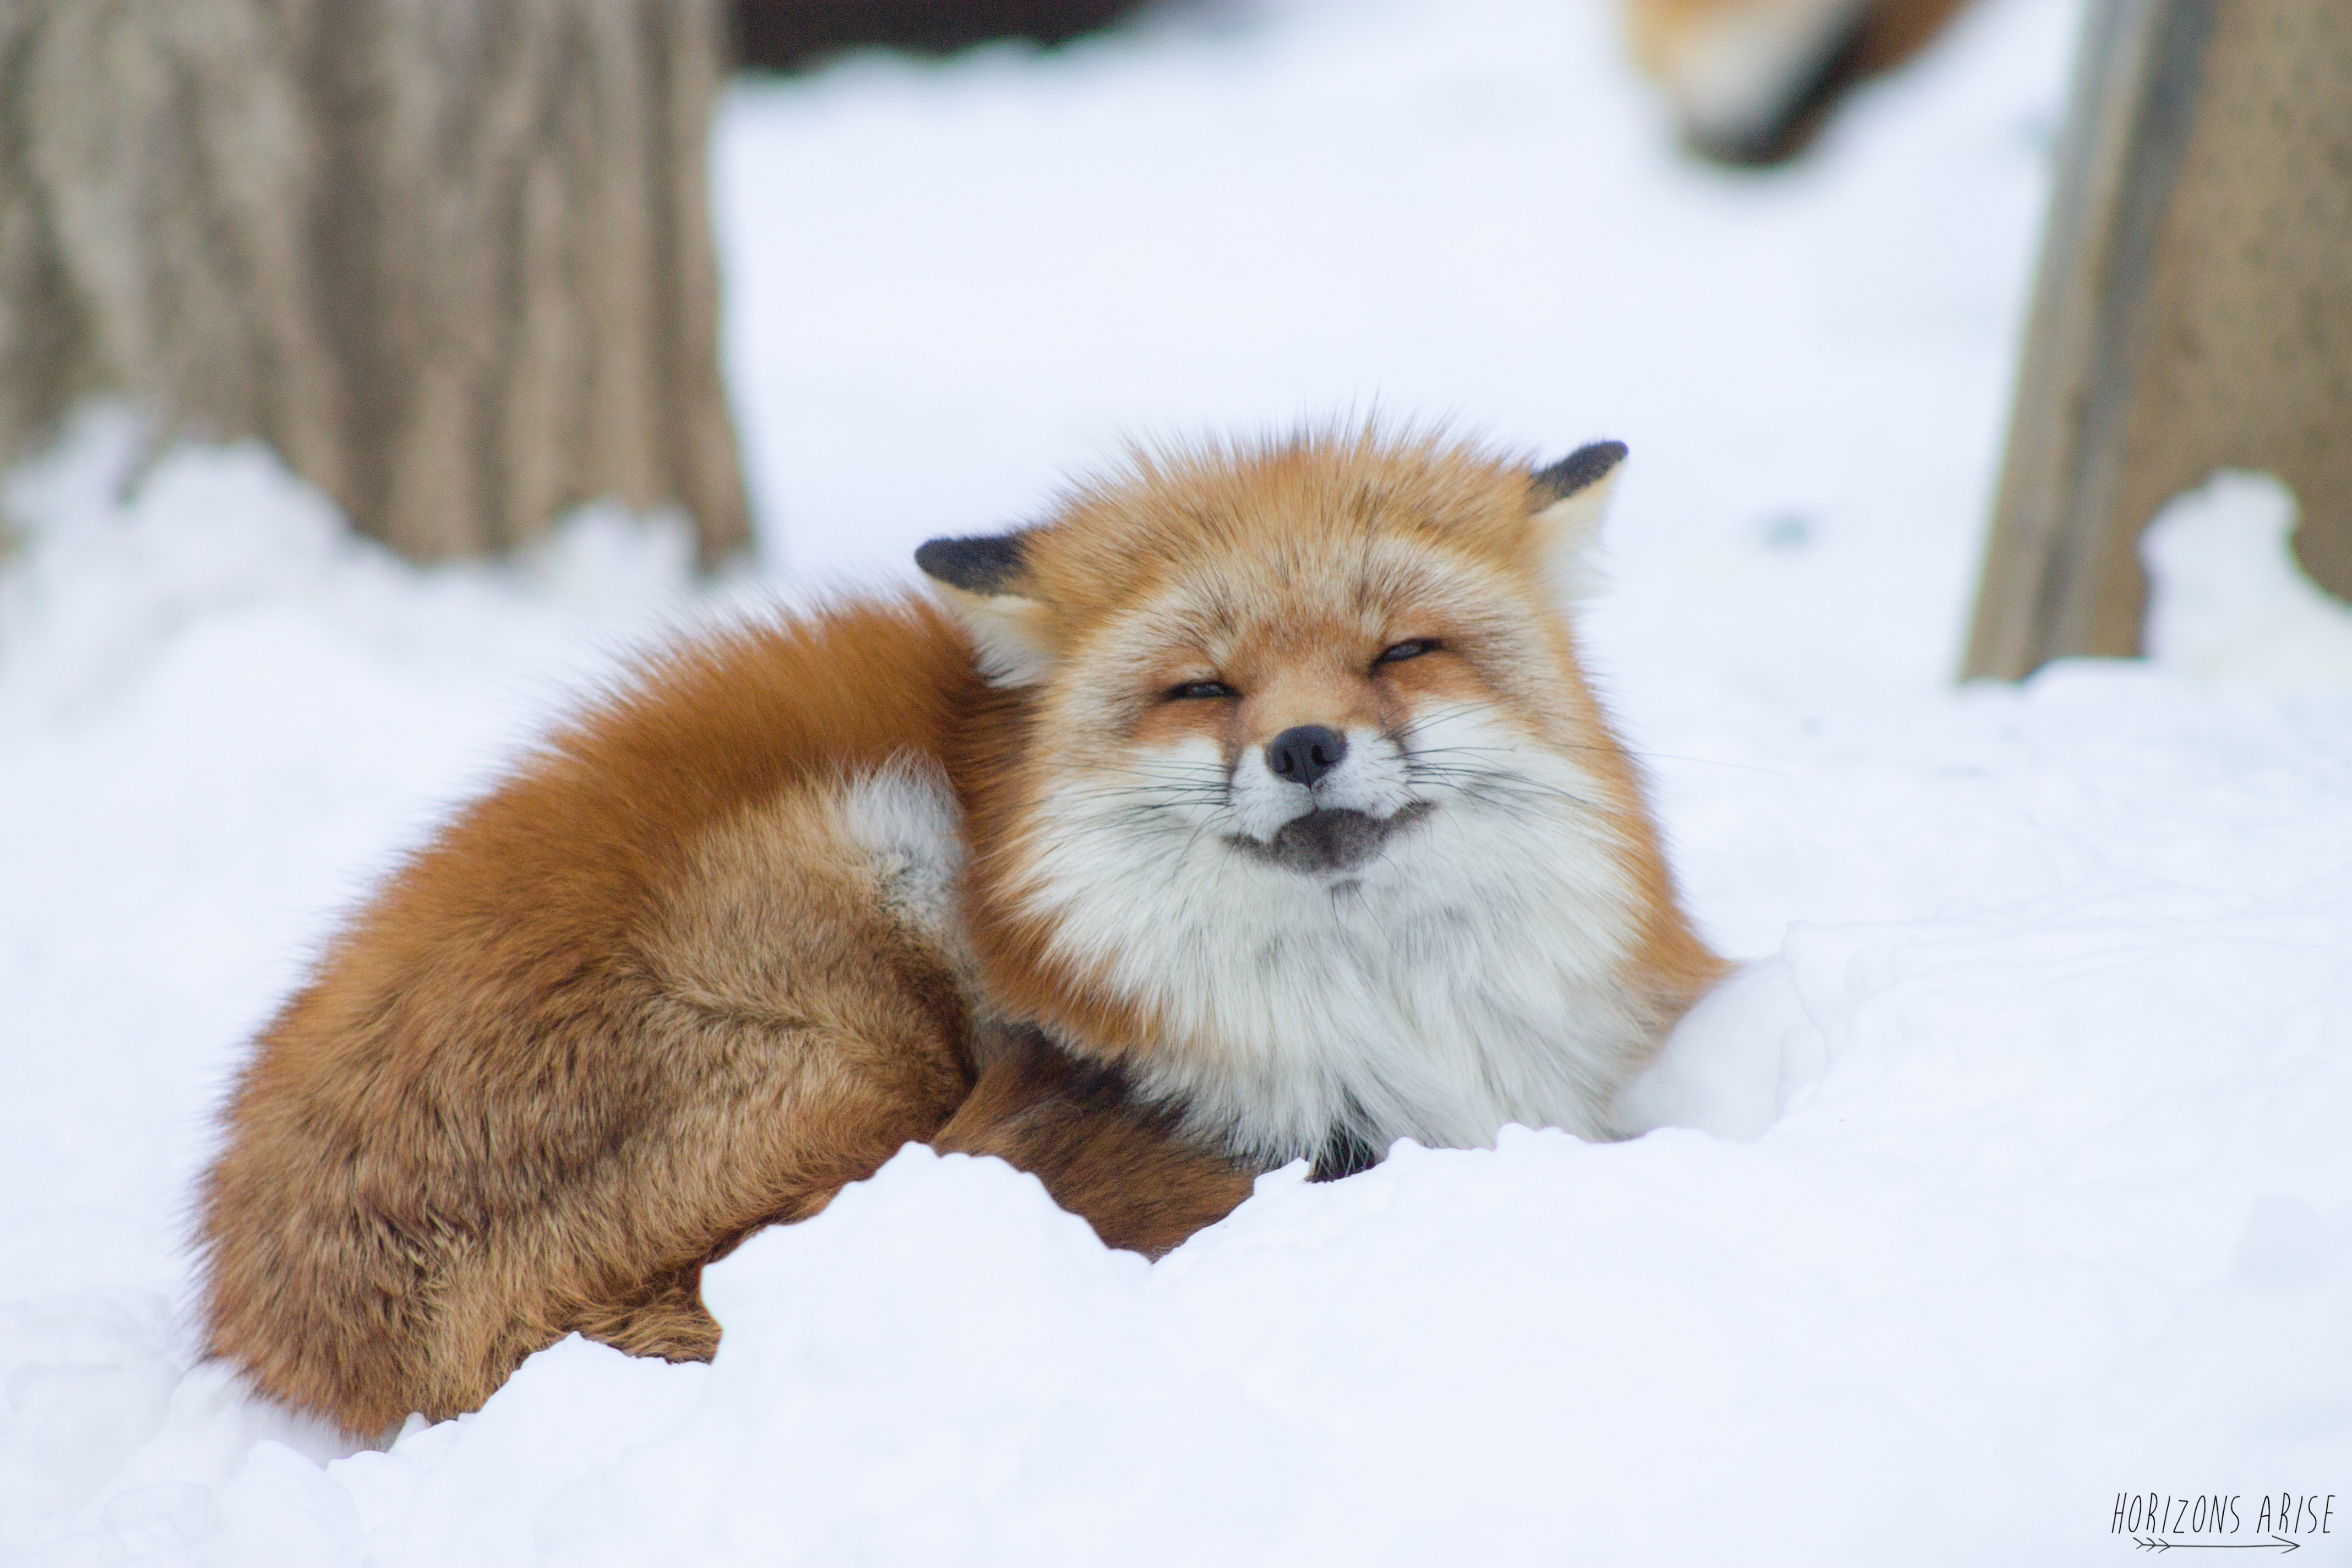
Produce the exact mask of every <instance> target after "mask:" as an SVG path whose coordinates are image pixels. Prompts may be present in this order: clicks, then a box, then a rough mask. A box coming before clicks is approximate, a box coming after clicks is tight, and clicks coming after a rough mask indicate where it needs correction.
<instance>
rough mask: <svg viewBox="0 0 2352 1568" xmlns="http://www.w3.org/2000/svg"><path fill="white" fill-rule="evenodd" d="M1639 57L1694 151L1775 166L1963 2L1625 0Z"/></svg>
mask: <svg viewBox="0 0 2352 1568" xmlns="http://www.w3.org/2000/svg"><path fill="white" fill-rule="evenodd" d="M1624 4H1625V11H1624V21H1625V33H1626V40H1627V42H1628V44H1629V45H1630V46H1631V47H1632V49H1633V59H1634V62H1635V63H1636V64H1637V65H1639V66H1640V67H1641V68H1642V69H1643V71H1644V72H1645V73H1647V74H1648V76H1649V77H1650V79H1652V80H1653V81H1654V82H1656V83H1657V84H1658V85H1659V86H1660V87H1661V88H1663V89H1664V90H1665V94H1666V97H1667V99H1668V100H1670V101H1671V102H1672V104H1673V105H1674V110H1675V119H1676V121H1679V123H1680V124H1681V127H1682V132H1683V138H1684V140H1685V142H1687V143H1688V145H1689V146H1690V147H1691V149H1692V150H1693V151H1694V152H1696V153H1701V154H1703V155H1705V156H1706V157H1709V158H1714V159H1717V160H1718V161H1719V162H1723V163H1779V162H1780V161H1781V160H1783V159H1786V158H1789V157H1790V156H1792V155H1794V154H1795V153H1799V152H1801V151H1802V150H1803V149H1804V147H1805V145H1806V144H1807V143H1808V142H1810V141H1811V139H1812V137H1813V135H1814V133H1815V132H1817V131H1819V130H1820V128H1821V125H1822V121H1823V120H1824V119H1825V118H1826V116H1827V114H1828V112H1829V110H1831V108H1832V106H1834V104H1835V103H1836V101H1837V100H1838V99H1839V98H1840V97H1841V96H1842V95H1843V94H1844V93H1845V92H1846V91H1847V89H1850V88H1852V87H1853V86H1855V85H1856V84H1858V83H1860V82H1862V81H1864V80H1866V79H1869V78H1871V77H1873V76H1876V75H1878V74H1880V73H1882V72H1884V71H1887V70H1891V69H1893V68H1895V67H1896V66H1898V65H1900V64H1902V63H1903V62H1904V61H1905V60H1907V59H1909V58H1911V57H1912V56H1913V55H1915V54H1916V53H1917V52H1918V51H1919V50H1920V49H1921V48H1922V47H1925V46H1926V45H1927V42H1928V40H1930V39H1931V38H1933V37H1935V36H1936V34H1937V31H1939V30H1940V29H1941V28H1942V27H1943V26H1944V24H1945V23H1946V22H1947V21H1948V20H1949V19H1950V17H1951V16H1952V14H1953V13H1954V12H1955V11H1957V10H1958V9H1959V7H1960V6H1961V5H1962V4H1964V0H1624Z"/></svg>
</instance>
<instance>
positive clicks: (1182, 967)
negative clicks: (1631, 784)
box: [1024, 735, 1655, 1163]
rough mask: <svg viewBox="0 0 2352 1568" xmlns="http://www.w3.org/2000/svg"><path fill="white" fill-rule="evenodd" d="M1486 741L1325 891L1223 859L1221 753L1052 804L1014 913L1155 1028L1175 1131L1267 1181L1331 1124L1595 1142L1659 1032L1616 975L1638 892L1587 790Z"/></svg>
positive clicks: (1477, 1141) (1563, 763)
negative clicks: (1209, 777)
mask: <svg viewBox="0 0 2352 1568" xmlns="http://www.w3.org/2000/svg"><path fill="white" fill-rule="evenodd" d="M1482 739H1484V740H1486V742H1490V743H1487V744H1484V745H1482V746H1480V747H1479V748H1478V752H1479V755H1480V756H1481V758H1482V760H1483V761H1482V766H1481V769H1480V771H1479V772H1478V773H1476V774H1475V776H1473V775H1470V774H1467V773H1465V772H1464V771H1463V770H1461V769H1458V768H1454V769H1449V770H1448V771H1447V773H1445V775H1444V777H1443V778H1436V777H1423V778H1420V779H1418V780H1417V781H1416V782H1415V783H1414V785H1413V788H1412V792H1411V793H1412V797H1413V799H1414V800H1415V801H1416V802H1419V803H1423V804H1421V805H1417V806H1416V807H1415V810H1416V811H1417V812H1418V813H1419V816H1418V819H1417V820H1414V821H1412V823H1411V826H1406V827H1402V828H1401V829H1400V830H1398V831H1397V832H1396V833H1395V834H1394V835H1393V837H1391V839H1390V840H1389V841H1388V842H1387V844H1386V845H1385V847H1383V848H1382V849H1381V852H1380V853H1379V854H1378V855H1376V856H1375V857H1374V858H1371V859H1370V860H1369V861H1366V862H1365V863H1363V864H1361V865H1360V866H1357V867H1353V868H1350V869H1349V870H1347V871H1346V872H1342V873H1332V874H1327V875H1321V876H1314V875H1306V874H1302V873H1300V872H1298V871H1297V870H1295V869H1290V868H1285V867H1283V866H1280V865H1276V864H1270V863H1267V862H1266V861H1265V860H1263V859H1260V858H1254V857H1252V856H1251V855H1248V854H1246V853H1242V852H1239V851H1237V850H1236V848H1235V847H1234V844H1233V843H1232V842H1230V841H1229V840H1228V838H1227V837H1226V836H1225V834H1226V831H1227V830H1228V829H1229V828H1230V826H1232V824H1233V823H1234V820H1235V813H1236V810H1237V809H1240V808H1246V807H1247V805H1248V804H1249V802H1248V800H1247V792H1246V791H1235V790H1233V789H1231V788H1226V789H1223V791H1221V792H1213V791H1210V790H1207V789H1205V788H1203V787H1202V785H1201V784H1200V783H1199V782H1198V779H1199V776H1200V770H1201V769H1202V768H1203V767H1206V766H1210V765H1213V766H1214V768H1215V771H1216V773H1218V774H1219V775H1220V776H1222V773H1223V765H1222V763H1215V762H1213V759H1209V758H1203V757H1192V758H1161V759H1156V760H1155V761H1154V762H1153V763H1151V764H1150V765H1149V766H1148V767H1145V768H1142V769H1139V775H1138V780H1137V781H1129V782H1127V783H1125V784H1122V785H1120V786H1119V787H1101V786H1096V785H1073V786H1071V787H1069V788H1068V789H1066V790H1064V791H1061V792H1058V793H1057V795H1056V797H1055V800H1054V802H1053V806H1052V811H1051V813H1050V814H1049V815H1050V816H1051V817H1052V819H1053V820H1054V821H1055V824H1056V825H1057V826H1056V828H1055V831H1054V832H1053V833H1052V835H1051V840H1052V847H1051V851H1050V853H1044V854H1041V855H1039V856H1038V857H1037V858H1035V859H1034V861H1033V866H1034V868H1035V869H1034V872H1033V875H1032V877H1031V878H1030V879H1029V880H1028V883H1027V885H1026V887H1025V889H1024V901H1026V902H1027V903H1028V904H1029V906H1030V907H1031V908H1032V909H1034V910H1037V911H1038V912H1041V913H1047V914H1050V915H1051V917H1052V918H1053V921H1054V929H1055V945H1056V947H1057V949H1058V950H1059V951H1060V952H1061V953H1062V954H1063V956H1065V957H1066V958H1069V959H1071V960H1074V961H1076V962H1077V963H1082V964H1085V965H1087V966H1088V967H1090V968H1094V969H1095V972H1096V973H1106V974H1107V975H1108V977H1109V979H1110V981H1111V983H1112V984H1114V985H1116V986H1118V988H1119V989H1120V990H1121V991H1123V992H1124V993H1125V994H1128V995H1129V996H1131V997H1133V998H1135V999H1137V1000H1139V1001H1141V1002H1143V1003H1145V1004H1147V1005H1149V1006H1150V1008H1151V1009H1152V1010H1153V1011H1154V1012H1155V1013H1156V1014H1157V1016H1160V1018H1162V1019H1164V1020H1167V1021H1168V1022H1169V1024H1170V1026H1171V1034H1172V1036H1173V1037H1171V1038H1170V1039H1168V1040H1165V1041H1163V1042H1159V1043H1157V1044H1156V1045H1155V1047H1154V1048H1153V1050H1152V1051H1151V1053H1150V1056H1149V1058H1148V1059H1147V1060H1143V1061H1139V1062H1135V1063H1131V1064H1130V1066H1131V1068H1132V1070H1133V1072H1134V1076H1135V1079H1136V1081H1137V1084H1138V1087H1139V1089H1142V1090H1143V1091H1144V1092H1145V1093H1147V1094H1150V1095H1153V1096H1155V1097H1160V1098H1164V1099H1166V1100H1170V1101H1171V1102H1175V1103H1178V1104H1181V1106H1182V1107H1183V1108H1184V1117H1185V1121H1186V1126H1187V1131H1190V1132H1192V1134H1194V1135H1195V1136H1199V1137H1202V1138H1204V1139H1207V1140H1211V1141H1213V1142H1218V1143H1220V1144H1223V1146H1225V1147H1227V1148H1230V1149H1231V1150H1233V1151H1234V1152H1235V1153H1237V1154H1240V1155H1243V1156H1244V1157H1246V1158H1249V1159H1251V1160H1253V1161H1257V1162H1266V1163H1279V1162H1283V1161H1287V1160H1289V1159H1292V1158H1296V1157H1298V1156H1301V1155H1311V1154H1313V1153H1314V1152H1316V1151H1317V1150H1318V1149H1319V1148H1320V1147H1322V1146H1323V1145H1324V1144H1325V1142H1327V1141H1328V1139H1329V1138H1330V1137H1331V1135H1332V1134H1333V1133H1334V1131H1339V1130H1342V1129H1344V1130H1346V1131H1349V1132H1352V1133H1354V1134H1355V1135H1356V1136H1358V1137H1360V1138H1361V1139H1362V1140H1363V1141H1364V1142H1366V1143H1368V1144H1369V1145H1370V1147H1371V1149H1372V1150H1373V1151H1374V1152H1376V1153H1384V1152H1386V1151H1387V1149H1388V1147H1389V1145H1390V1144H1391V1142H1394V1141H1395V1140H1397V1139H1399V1138H1403V1137H1410V1138H1413V1139H1415V1140H1417V1141H1420V1142H1424V1143H1430V1144H1435V1145H1444V1146H1453V1147H1469V1146H1478V1145H1483V1144H1486V1143H1490V1142H1492V1141H1493V1139H1494V1136H1495V1133H1496V1130H1497V1129H1498V1128H1500V1127H1501V1126H1503V1125H1504V1124H1505V1123H1507V1122H1512V1121H1517V1122H1522V1123H1526V1124H1528V1125H1535V1126H1554V1127H1562V1128H1566V1129H1568V1130H1570V1131H1575V1132H1579V1133H1582V1134H1585V1135H1588V1136H1591V1135H1598V1134H1599V1133H1600V1132H1601V1130H1602V1129H1603V1127H1604V1126H1605V1125H1606V1121H1607V1117H1608V1113H1609V1109H1610V1104H1611V1102H1612V1100H1613V1098H1614V1096H1615V1094H1616V1092H1617V1090H1618V1089H1619V1088H1620V1087H1622V1084H1623V1083H1624V1081H1625V1080H1626V1079H1627V1078H1628V1077H1630V1076H1631V1074H1632V1073H1633V1071H1634V1070H1636V1069H1637V1068H1638V1067H1639V1066H1640V1064H1641V1062H1642V1060H1643V1058H1644V1057H1645V1054H1646V1048H1647V1047H1648V1045H1649V1044H1650V1042H1651V1040H1652V1039H1653V1037H1654V1030H1655V1020H1654V1017H1652V1016H1650V1009H1649V1008H1648V1007H1647V1006H1645V1005H1643V1002H1642V1001H1641V999H1640V997H1639V996H1638V995H1637V994H1635V993H1634V992H1633V990H1632V989H1631V987H1630V986H1629V985H1628V984H1627V976H1626V966H1627V963H1628V953H1629V951H1630V948H1631V945H1632V942H1633V932H1634V931H1635V930H1636V929H1637V926H1638V923H1639V922H1638V919H1637V916H1638V913H1639V911H1638V910H1637V909H1636V907H1635V900H1636V899H1637V898H1638V896H1639V895H1638V892H1637V889H1636V888H1635V885H1634V883H1633V879H1632V878H1631V877H1630V876H1629V875H1628V873H1627V872H1626V870H1625V869H1624V864H1623V857H1622V847H1621V846H1620V845H1619V844H1617V843H1616V842H1615V841H1614V838H1613V837H1612V834H1611V833H1610V832H1609V830H1608V829H1607V827H1606V826H1605V821H1604V819H1603V818H1602V817H1601V816H1599V815H1598V814H1596V813H1595V812H1594V811H1593V810H1592V801H1593V800H1594V798H1595V796H1596V793H1597V786H1596V785H1595V784H1594V782H1593V781H1592V780H1591V778H1589V777H1588V776H1586V775H1585V774H1584V773H1582V772H1581V770H1580V769H1578V768H1577V767H1575V766H1574V764H1572V763H1570V762H1568V761H1567V760H1566V759H1564V758H1561V757H1559V755H1557V754H1556V753H1552V752H1547V751H1543V750H1540V749H1538V748H1533V747H1530V746H1528V745H1526V744H1524V743H1523V742H1509V741H1508V740H1507V738H1501V739H1498V738H1497V737H1496V736H1493V735H1487V736H1485V737H1482ZM1188 768H1189V769H1191V770H1192V775H1193V776H1192V782H1189V783H1188V782H1185V780H1186V774H1185V772H1184V770H1186V769H1188ZM1155 779H1156V780H1159V781H1162V784H1163V786H1164V787H1163V790H1162V793H1161V794H1160V795H1159V796H1157V797H1155V795H1154V794H1153V790H1152V788H1151V787H1150V785H1149V783H1148V781H1150V780H1155ZM1236 797H1239V798H1238V799H1237V798H1236ZM1390 809H1391V811H1393V810H1395V809H1396V808H1395V807H1393V806H1392V807H1391V808H1390Z"/></svg>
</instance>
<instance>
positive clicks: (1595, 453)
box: [1535, 441, 1625, 506]
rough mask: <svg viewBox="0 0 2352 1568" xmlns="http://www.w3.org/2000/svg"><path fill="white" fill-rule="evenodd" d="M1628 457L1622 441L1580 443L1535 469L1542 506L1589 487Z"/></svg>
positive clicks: (1605, 476) (1605, 477)
mask: <svg viewBox="0 0 2352 1568" xmlns="http://www.w3.org/2000/svg"><path fill="white" fill-rule="evenodd" d="M1624 460H1625V443H1624V442H1622V441H1595V442H1593V443H1591V445H1590V446H1585V447H1578V448H1577V449H1576V450H1575V451H1573V452H1570V454H1569V455H1568V456H1567V457H1565V458H1561V459H1560V460H1559V462H1557V463H1554V464H1553V465H1552V466H1551V467H1550V468H1538V469H1537V470H1536V472H1535V482H1536V489H1537V490H1538V492H1540V499H1539V500H1538V503H1537V504H1538V505H1539V506H1549V505H1550V504H1551V503H1552V502H1554V501H1563V500H1567V499H1568V498H1569V497H1570V496H1572V495H1574V494H1576V492H1577V491H1579V490H1583V489H1591V488H1592V487H1593V486H1594V485H1597V484H1599V483H1600V482H1601V480H1603V479H1607V478H1608V477H1609V476H1610V475H1612V474H1613V473H1615V472H1616V471H1617V465H1618V464H1620V463H1622V462H1623V461H1624Z"/></svg>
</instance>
